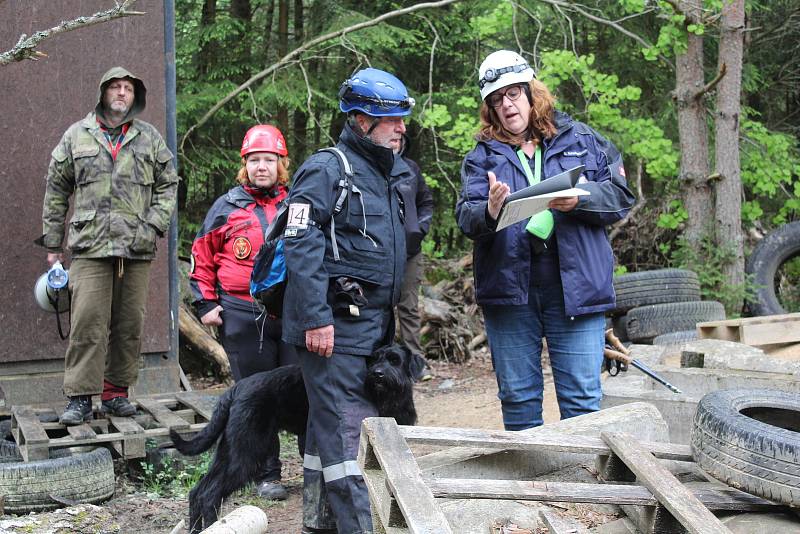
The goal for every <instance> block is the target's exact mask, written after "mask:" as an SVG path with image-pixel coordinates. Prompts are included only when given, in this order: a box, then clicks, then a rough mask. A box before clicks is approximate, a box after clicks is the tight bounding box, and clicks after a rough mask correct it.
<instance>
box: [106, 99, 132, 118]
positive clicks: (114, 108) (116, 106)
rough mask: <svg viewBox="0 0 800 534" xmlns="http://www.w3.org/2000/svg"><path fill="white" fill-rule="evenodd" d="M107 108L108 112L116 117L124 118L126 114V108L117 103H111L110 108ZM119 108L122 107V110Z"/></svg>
mask: <svg viewBox="0 0 800 534" xmlns="http://www.w3.org/2000/svg"><path fill="white" fill-rule="evenodd" d="M109 107H110V109H109V111H110V112H111V113H114V114H116V115H121V116H124V115H126V114H127V113H128V106H126V105H125V104H123V103H122V102H119V101H115V102H112V103H111V106H109ZM120 107H122V109H119V108H120Z"/></svg>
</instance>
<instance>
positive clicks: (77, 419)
mask: <svg viewBox="0 0 800 534" xmlns="http://www.w3.org/2000/svg"><path fill="white" fill-rule="evenodd" d="M91 418H92V396H91V395H78V396H75V397H70V398H69V403H68V404H67V407H66V408H65V409H64V413H62V414H61V417H59V418H58V422H59V423H61V424H62V425H64V426H76V425H81V424H83V423H84V421H88V420H89V419H91Z"/></svg>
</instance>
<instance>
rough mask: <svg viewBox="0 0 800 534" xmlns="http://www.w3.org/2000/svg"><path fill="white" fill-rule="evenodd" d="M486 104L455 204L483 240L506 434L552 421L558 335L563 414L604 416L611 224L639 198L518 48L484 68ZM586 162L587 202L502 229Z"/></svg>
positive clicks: (564, 203)
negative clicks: (501, 222)
mask: <svg viewBox="0 0 800 534" xmlns="http://www.w3.org/2000/svg"><path fill="white" fill-rule="evenodd" d="M478 85H479V88H480V94H481V98H482V100H483V102H482V103H481V108H480V120H481V126H480V130H479V132H478V134H477V136H476V139H477V144H476V146H475V148H474V149H473V150H472V151H471V152H469V153H468V154H467V156H466V157H465V158H464V162H463V164H462V167H461V181H462V188H461V192H460V196H459V199H458V203H457V205H456V219H457V221H458V225H459V227H460V228H461V231H462V232H464V234H465V235H466V236H467V237H469V238H470V239H472V240H473V242H474V244H473V271H474V282H475V296H476V300H477V302H478V304H479V305H480V306H481V309H482V311H483V317H484V322H485V326H486V334H487V338H488V340H489V348H490V349H491V352H492V363H493V366H494V370H495V374H496V375H497V385H498V389H499V393H498V397H499V398H500V401H501V405H502V410H503V424H504V426H505V428H506V430H523V429H526V428H530V427H534V426H538V425H541V424H542V423H543V421H542V397H543V389H544V381H543V377H542V364H541V355H542V340H543V339H546V340H547V349H548V353H549V356H550V364H551V367H552V370H553V379H554V382H555V387H556V396H557V399H558V406H559V410H560V412H561V418H562V419H566V418H568V417H574V416H576V415H581V414H584V413H588V412H593V411H596V410H599V409H600V398H601V396H602V390H601V388H600V367H601V364H602V361H603V347H604V345H605V341H604V329H605V317H604V312H605V311H607V310H610V309H613V308H614V304H615V297H614V288H613V285H612V271H613V266H614V255H613V253H612V251H611V245H610V243H609V241H608V237H607V235H606V226H607V225H609V224H612V223H614V222H616V221H619V220H620V219H622V218H624V217H625V216H626V215H627V213H628V211H629V210H630V207H631V206H632V205H633V201H634V197H633V194H632V193H631V191H630V190H629V189H628V186H627V183H626V181H625V170H624V168H623V165H622V156H621V155H620V153H619V152H618V151H617V149H616V148H615V147H614V145H613V144H611V143H610V142H609V141H608V140H606V139H605V138H604V137H602V136H601V135H600V134H598V133H597V132H596V131H594V130H593V129H591V128H590V127H589V126H587V125H585V124H583V123H581V122H578V121H576V120H574V119H572V118H571V117H570V116H568V115H567V114H565V113H562V112H560V111H557V110H556V109H555V99H554V98H553V96H552V94H551V93H550V91H549V90H548V89H547V87H546V86H545V85H544V84H542V83H541V82H540V81H538V80H537V79H536V77H535V75H534V71H533V69H532V68H531V67H530V66H529V65H528V63H527V62H526V61H525V59H524V58H523V57H522V56H520V55H519V54H517V53H515V52H511V51H508V50H500V51H498V52H494V53H492V54H490V55H489V56H487V57H486V59H485V60H484V61H483V63H482V64H481V66H480V68H479V80H478ZM579 165H583V166H584V171H583V173H582V175H581V177H580V179H579V184H580V185H578V187H580V188H581V189H584V190H586V191H588V192H589V195H587V196H581V197H568V198H558V199H554V200H552V201H551V202H550V204H549V209H548V210H545V211H544V212H540V213H539V214H536V215H534V216H533V217H531V219H530V220H528V221H522V222H518V223H516V224H513V225H511V226H508V227H506V228H503V229H502V230H499V231H497V230H496V227H497V218H498V215H499V213H500V209H501V208H502V206H503V201H504V200H505V198H506V197H507V196H508V195H509V194H510V193H513V192H515V191H518V190H520V189H523V188H525V187H528V186H529V185H532V184H533V183H536V182H538V181H540V180H547V179H548V178H551V177H553V176H555V175H557V174H559V173H561V172H563V171H566V170H569V169H573V168H575V167H577V166H579Z"/></svg>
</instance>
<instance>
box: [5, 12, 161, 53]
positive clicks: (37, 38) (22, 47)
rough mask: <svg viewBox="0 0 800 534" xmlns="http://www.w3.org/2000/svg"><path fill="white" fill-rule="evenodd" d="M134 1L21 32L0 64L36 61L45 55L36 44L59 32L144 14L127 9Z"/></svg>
mask: <svg viewBox="0 0 800 534" xmlns="http://www.w3.org/2000/svg"><path fill="white" fill-rule="evenodd" d="M135 2H136V0H122V1H121V2H118V3H117V5H116V7H112V8H111V9H107V10H105V11H99V12H97V13H95V14H94V15H90V16H88V17H78V18H76V19H73V20H67V21H63V22H61V24H59V25H58V26H53V27H52V28H50V29H48V30H40V31H38V32H36V33H34V34H33V35H31V36H30V37H28V36H27V35H25V34H24V33H23V34H22V35H21V36H20V38H19V40H18V41H17V44H16V45H14V48H12V49H11V50H9V51H7V52H3V53H2V54H0V65H8V64H9V63H13V62H15V61H24V60H26V59H30V60H33V61H36V60H38V59H40V58H43V57H46V56H47V54H45V53H44V52H39V51H38V50H35V48H36V46H37V45H38V44H39V43H41V42H42V41H44V40H45V39H48V38H50V37H53V36H54V35H58V34H59V33H66V32H70V31H72V30H77V29H80V28H86V27H87V26H93V25H95V24H100V23H102V22H108V21H110V20H114V19H119V18H122V17H130V16H132V15H144V14H145V13H144V12H142V11H128V7H130V6H131V5H133V4H134V3H135Z"/></svg>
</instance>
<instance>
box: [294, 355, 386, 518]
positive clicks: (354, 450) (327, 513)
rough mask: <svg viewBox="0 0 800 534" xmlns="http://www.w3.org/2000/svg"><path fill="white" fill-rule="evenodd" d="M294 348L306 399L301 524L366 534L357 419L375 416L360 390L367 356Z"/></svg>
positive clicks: (366, 501) (366, 508)
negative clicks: (298, 361)
mask: <svg viewBox="0 0 800 534" xmlns="http://www.w3.org/2000/svg"><path fill="white" fill-rule="evenodd" d="M297 351H298V353H299V357H300V366H301V367H302V369H303V379H304V380H305V384H306V392H307V393H308V404H309V413H308V430H307V432H306V451H305V456H304V458H303V524H304V525H305V526H307V527H313V528H333V527H334V523H335V527H336V529H337V530H338V532H339V534H369V533H371V532H372V515H371V513H370V506H369V494H368V492H367V487H366V484H365V483H364V478H363V477H362V475H361V469H360V468H359V466H358V462H357V458H358V444H359V439H360V436H361V422H362V421H363V420H364V419H365V418H367V417H375V416H376V415H377V410H376V409H375V407H374V406H373V405H372V403H371V402H370V401H369V400H367V398H366V395H365V391H364V379H365V377H366V373H367V361H366V358H364V357H363V356H349V355H343V354H335V355H333V356H331V357H330V358H324V357H322V356H320V355H319V354H315V353H312V352H309V351H307V350H305V348H300V347H297Z"/></svg>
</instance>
